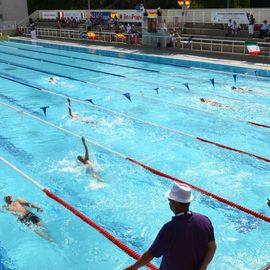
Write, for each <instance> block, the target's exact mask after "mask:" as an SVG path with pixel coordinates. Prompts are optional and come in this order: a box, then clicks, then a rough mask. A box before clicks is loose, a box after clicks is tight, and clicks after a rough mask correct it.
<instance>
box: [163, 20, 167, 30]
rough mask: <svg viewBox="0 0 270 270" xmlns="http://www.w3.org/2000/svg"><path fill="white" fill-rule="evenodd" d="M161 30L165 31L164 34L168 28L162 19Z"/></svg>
mask: <svg viewBox="0 0 270 270" xmlns="http://www.w3.org/2000/svg"><path fill="white" fill-rule="evenodd" d="M162 28H163V30H164V31H165V32H167V30H168V27H167V23H166V20H165V19H164V20H163V27H162Z"/></svg>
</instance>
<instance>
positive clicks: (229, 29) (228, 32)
mask: <svg viewBox="0 0 270 270" xmlns="http://www.w3.org/2000/svg"><path fill="white" fill-rule="evenodd" d="M232 26H233V23H232V19H229V22H228V24H227V27H226V29H227V33H226V36H228V35H229V34H230V33H231V32H232Z"/></svg>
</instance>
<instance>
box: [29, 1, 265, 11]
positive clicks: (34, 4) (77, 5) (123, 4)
mask: <svg viewBox="0 0 270 270" xmlns="http://www.w3.org/2000/svg"><path fill="white" fill-rule="evenodd" d="M227 1H229V3H230V8H249V7H269V6H270V0H260V1H258V0H192V2H191V8H226V7H227ZM87 2H88V0H42V1H40V0H28V10H29V13H32V12H33V11H35V10H37V9H87ZM141 2H142V3H143V4H144V6H145V7H146V8H148V9H149V8H153V9H156V8H157V7H161V8H163V9H168V8H179V6H178V4H177V0H166V1H165V0H142V1H140V0H90V3H91V8H93V9H99V8H101V7H103V8H108V9H109V8H113V9H133V8H134V7H135V5H136V3H141Z"/></svg>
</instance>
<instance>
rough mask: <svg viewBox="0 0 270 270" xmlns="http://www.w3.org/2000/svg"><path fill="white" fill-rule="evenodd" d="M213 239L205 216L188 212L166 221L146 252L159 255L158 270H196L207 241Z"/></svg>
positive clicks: (206, 246) (211, 228) (211, 227)
mask: <svg viewBox="0 0 270 270" xmlns="http://www.w3.org/2000/svg"><path fill="white" fill-rule="evenodd" d="M214 240H215V236H214V229H213V226H212V224H211V221H210V220H209V218H208V217H206V216H203V215H201V214H198V213H192V212H189V213H187V214H184V215H180V216H174V217H173V218H172V220H171V221H170V222H168V223H166V224H165V225H164V226H163V227H162V229H161V230H160V231H159V233H158V235H157V237H156V239H155V241H154V243H153V244H152V246H151V247H150V249H149V250H148V251H149V253H150V254H151V255H152V256H154V257H160V256H163V258H162V261H161V265H160V268H159V269H160V270H198V267H199V265H200V264H201V262H202V260H203V259H204V256H205V254H206V251H207V248H208V242H211V241H214Z"/></svg>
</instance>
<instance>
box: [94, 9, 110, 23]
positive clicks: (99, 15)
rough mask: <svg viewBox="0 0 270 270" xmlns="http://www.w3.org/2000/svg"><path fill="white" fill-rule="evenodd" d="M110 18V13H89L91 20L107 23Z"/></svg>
mask: <svg viewBox="0 0 270 270" xmlns="http://www.w3.org/2000/svg"><path fill="white" fill-rule="evenodd" d="M110 17H111V12H101V11H100V12H99V11H97V12H96V11H94V12H90V18H91V19H98V18H101V19H102V20H103V21H108V20H109V19H110Z"/></svg>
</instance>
